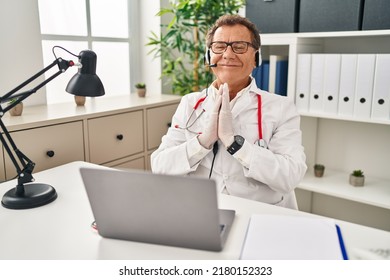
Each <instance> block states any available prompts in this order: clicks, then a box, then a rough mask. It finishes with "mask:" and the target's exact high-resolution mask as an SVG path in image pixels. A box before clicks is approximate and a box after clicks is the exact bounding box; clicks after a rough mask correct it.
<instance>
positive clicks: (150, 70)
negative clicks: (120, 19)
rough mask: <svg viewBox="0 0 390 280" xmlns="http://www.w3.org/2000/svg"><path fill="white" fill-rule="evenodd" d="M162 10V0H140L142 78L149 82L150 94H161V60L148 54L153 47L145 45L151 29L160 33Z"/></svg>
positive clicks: (148, 89)
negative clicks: (158, 13) (160, 12)
mask: <svg viewBox="0 0 390 280" xmlns="http://www.w3.org/2000/svg"><path fill="white" fill-rule="evenodd" d="M159 10H160V1H156V0H143V1H140V14H141V17H140V44H141V46H140V56H141V67H140V69H141V70H140V71H141V78H142V79H143V80H144V81H145V83H146V84H147V91H148V95H149V94H150V95H156V94H161V93H162V92H161V91H162V90H161V80H160V75H161V60H160V59H153V55H152V54H150V55H148V52H149V51H150V50H151V49H152V48H151V47H147V46H145V44H146V43H147V42H148V37H149V36H150V33H151V31H153V32H154V33H156V34H160V30H161V28H160V17H158V16H156V14H157V12H158V11H159Z"/></svg>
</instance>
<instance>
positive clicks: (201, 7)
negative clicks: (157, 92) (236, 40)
mask: <svg viewBox="0 0 390 280" xmlns="http://www.w3.org/2000/svg"><path fill="white" fill-rule="evenodd" d="M244 6H245V0H224V1H209V0H198V1H192V0H175V1H174V0H169V5H168V6H167V7H162V8H161V9H160V11H159V12H158V14H157V15H158V16H160V17H161V18H162V25H161V26H162V32H161V34H156V33H153V32H151V36H150V37H149V38H148V39H149V42H148V43H147V45H148V46H152V47H153V49H152V50H151V51H150V53H153V54H154V56H155V57H159V58H161V63H162V73H161V78H162V79H163V82H164V84H169V85H171V86H172V92H173V93H174V94H180V95H185V94H187V93H190V92H192V91H199V90H201V89H202V88H204V87H206V86H207V84H208V81H209V80H210V69H208V67H205V66H204V53H205V48H206V39H205V37H206V33H207V31H208V29H209V28H210V27H211V26H212V25H213V24H214V22H215V21H216V20H217V19H218V18H219V17H220V16H222V15H225V14H236V13H237V12H238V11H239V9H240V8H242V7H244ZM166 22H168V24H166Z"/></svg>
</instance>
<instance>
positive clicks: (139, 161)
mask: <svg viewBox="0 0 390 280" xmlns="http://www.w3.org/2000/svg"><path fill="white" fill-rule="evenodd" d="M106 166H108V167H114V168H118V169H124V170H126V169H140V170H145V158H144V157H140V158H136V159H131V160H130V159H128V160H123V161H122V162H116V163H109V164H106Z"/></svg>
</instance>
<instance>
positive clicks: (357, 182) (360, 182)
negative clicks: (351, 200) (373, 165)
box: [349, 169, 364, 187]
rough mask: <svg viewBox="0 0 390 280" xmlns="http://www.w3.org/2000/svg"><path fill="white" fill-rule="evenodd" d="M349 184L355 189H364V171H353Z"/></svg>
mask: <svg viewBox="0 0 390 280" xmlns="http://www.w3.org/2000/svg"><path fill="white" fill-rule="evenodd" d="M349 183H350V184H351V185H352V186H355V187H362V186H364V174H363V171H362V170H360V169H357V170H353V171H352V173H351V174H350V175H349Z"/></svg>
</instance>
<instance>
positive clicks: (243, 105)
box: [232, 78, 261, 119]
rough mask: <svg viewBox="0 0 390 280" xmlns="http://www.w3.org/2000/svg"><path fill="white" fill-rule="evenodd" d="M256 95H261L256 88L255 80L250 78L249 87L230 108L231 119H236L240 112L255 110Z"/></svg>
mask: <svg viewBox="0 0 390 280" xmlns="http://www.w3.org/2000/svg"><path fill="white" fill-rule="evenodd" d="M257 94H261V90H260V89H259V88H258V87H257V85H256V81H255V79H253V78H252V81H251V83H250V85H249V86H248V87H247V88H246V90H245V91H244V92H242V94H241V96H240V97H239V98H238V99H237V101H236V103H235V104H234V106H233V108H232V116H233V119H234V118H236V117H237V116H238V115H239V114H240V113H241V112H242V111H244V110H247V109H251V108H257V101H256V102H255V101H254V100H257V98H255V99H254V98H253V97H256V95H257Z"/></svg>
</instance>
